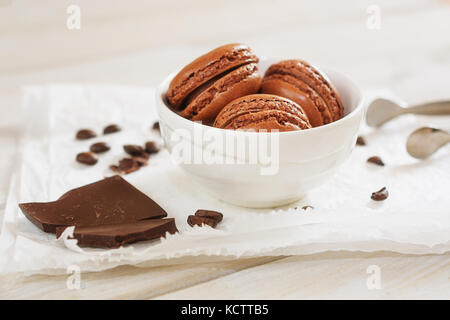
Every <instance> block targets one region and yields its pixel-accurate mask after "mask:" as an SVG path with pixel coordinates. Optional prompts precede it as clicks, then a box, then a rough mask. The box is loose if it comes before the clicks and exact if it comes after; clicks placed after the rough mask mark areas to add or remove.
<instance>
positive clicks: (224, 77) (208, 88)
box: [181, 63, 260, 120]
mask: <svg viewBox="0 0 450 320" xmlns="http://www.w3.org/2000/svg"><path fill="white" fill-rule="evenodd" d="M257 72H258V66H257V64H256V63H250V64H247V65H244V66H240V67H237V68H233V69H232V70H229V71H227V72H225V73H223V74H221V75H219V76H217V77H215V78H213V79H211V80H210V81H208V82H207V83H205V84H204V85H202V86H201V87H199V88H197V89H196V90H195V91H194V92H192V93H191V94H190V95H189V96H188V97H187V98H186V101H185V102H184V105H186V107H185V108H184V109H183V111H182V113H181V115H182V116H183V117H185V118H188V119H194V120H195V117H196V116H197V115H200V114H201V113H202V110H204V108H205V107H207V106H208V105H210V104H211V102H212V101H213V100H214V99H215V98H216V97H218V96H219V95H220V94H221V93H224V92H227V91H229V90H230V89H231V88H232V87H233V86H235V85H236V84H239V83H241V82H242V81H245V80H246V79H249V78H250V77H257V78H259V79H260V76H259V74H258V73H257ZM258 81H260V80H258ZM258 84H259V83H258ZM251 87H255V88H251ZM257 87H259V85H258V86H251V85H250V86H249V88H248V89H247V90H246V89H245V88H244V89H242V90H241V91H245V92H241V93H244V94H249V93H254V92H256V91H257V90H258V88H257ZM252 91H253V92H252ZM235 98H237V97H233V99H235ZM233 99H231V100H233ZM227 102H229V101H227ZM225 104H226V103H225ZM225 104H224V105H223V106H225ZM219 111H220V110H218V111H217V113H218V112H219Z"/></svg>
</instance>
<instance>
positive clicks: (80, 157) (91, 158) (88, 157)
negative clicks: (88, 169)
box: [76, 152, 98, 166]
mask: <svg viewBox="0 0 450 320" xmlns="http://www.w3.org/2000/svg"><path fill="white" fill-rule="evenodd" d="M76 160H77V161H78V162H79V163H82V164H86V165H88V166H93V165H94V164H96V163H97V161H98V160H97V157H96V156H95V154H94V153H92V152H81V153H79V154H77V157H76Z"/></svg>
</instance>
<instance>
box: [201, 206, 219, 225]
mask: <svg viewBox="0 0 450 320" xmlns="http://www.w3.org/2000/svg"><path fill="white" fill-rule="evenodd" d="M195 215H196V216H197V217H205V218H209V219H213V220H216V221H217V223H219V222H220V221H222V219H223V214H222V213H220V212H217V211H212V210H204V209H199V210H197V211H196V212H195Z"/></svg>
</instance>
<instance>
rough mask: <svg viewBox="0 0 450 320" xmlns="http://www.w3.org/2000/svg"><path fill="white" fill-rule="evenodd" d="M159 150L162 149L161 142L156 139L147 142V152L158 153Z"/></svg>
mask: <svg viewBox="0 0 450 320" xmlns="http://www.w3.org/2000/svg"><path fill="white" fill-rule="evenodd" d="M159 150H161V147H160V146H159V144H158V143H157V142H155V141H147V142H146V143H145V152H147V153H149V154H152V153H158V152H159Z"/></svg>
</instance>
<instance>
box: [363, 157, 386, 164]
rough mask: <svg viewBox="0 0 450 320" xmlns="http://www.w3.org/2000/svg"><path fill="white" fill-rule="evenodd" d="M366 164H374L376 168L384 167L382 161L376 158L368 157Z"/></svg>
mask: <svg viewBox="0 0 450 320" xmlns="http://www.w3.org/2000/svg"><path fill="white" fill-rule="evenodd" d="M367 162H369V163H373V164H376V165H377V166H384V162H383V160H381V158H380V157H378V156H373V157H370V158H369V159H367Z"/></svg>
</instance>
